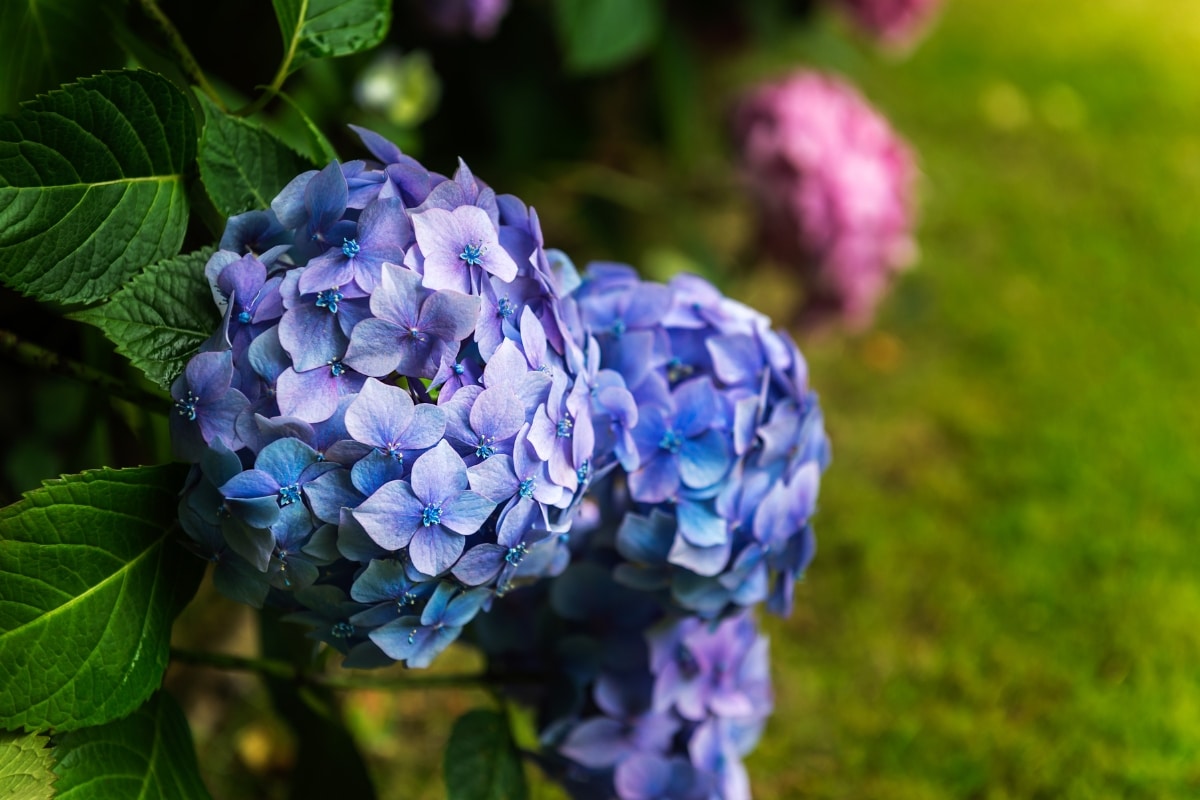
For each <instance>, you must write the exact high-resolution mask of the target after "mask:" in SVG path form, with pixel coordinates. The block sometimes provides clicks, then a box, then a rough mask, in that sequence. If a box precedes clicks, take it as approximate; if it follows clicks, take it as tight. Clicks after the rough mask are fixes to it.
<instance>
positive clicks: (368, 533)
mask: <svg viewBox="0 0 1200 800" xmlns="http://www.w3.org/2000/svg"><path fill="white" fill-rule="evenodd" d="M360 135H361V137H362V138H363V141H364V143H365V144H366V145H367V147H368V149H369V150H370V151H371V153H372V155H374V156H375V158H376V159H377V161H373V162H365V161H353V162H348V163H346V164H339V163H337V162H334V163H332V164H330V165H329V166H327V167H326V168H325V169H323V170H321V171H319V172H317V171H313V172H308V173H305V174H303V175H300V176H298V177H297V178H296V179H295V180H293V181H292V182H291V183H290V184H289V185H288V186H287V187H286V188H285V189H284V190H283V191H282V192H281V193H280V194H279V196H278V197H276V198H275V200H274V202H273V203H272V204H271V208H270V209H269V210H261V211H252V212H250V213H247V214H244V215H241V216H238V217H235V218H233V219H231V220H230V223H229V225H228V228H227V230H226V233H225V236H224V238H223V239H222V241H221V245H220V250H218V251H217V252H216V254H215V255H213V256H212V258H211V259H210V261H209V262H208V265H207V268H206V272H207V275H208V277H209V279H210V282H211V284H212V286H213V290H214V297H215V299H216V300H217V302H218V304H219V305H220V306H221V307H222V309H223V310H224V321H223V324H222V327H221V330H219V331H218V332H217V333H216V334H215V335H214V336H213V337H212V339H211V340H210V341H209V342H208V343H207V344H206V346H205V347H204V348H203V352H201V353H199V354H198V355H196V356H195V357H194V358H193V359H192V360H191V362H190V363H189V364H188V365H187V368H186V370H185V372H184V373H183V374H182V375H181V376H180V377H179V378H178V380H176V382H175V383H174V385H173V386H172V396H173V398H174V400H175V409H174V411H175V413H173V414H172V415H171V427H172V432H173V441H174V444H175V448H176V452H177V454H178V455H179V456H180V457H181V458H183V459H185V460H188V461H191V462H193V463H195V464H196V467H195V469H194V470H193V477H192V480H191V482H190V484H189V488H188V491H187V492H186V495H185V497H184V499H183V502H182V507H181V515H182V519H183V522H184V525H185V528H186V530H187V531H188V532H189V533H190V534H191V535H192V537H193V538H194V539H195V540H196V541H197V542H198V543H199V544H200V546H201V547H202V548H203V549H204V550H205V552H206V554H207V555H208V556H209V557H211V558H212V559H213V560H215V561H216V562H217V565H218V566H217V581H218V583H219V585H220V586H221V588H222V589H224V590H226V591H228V592H229V593H230V594H232V595H233V596H235V597H237V598H239V599H242V600H245V601H247V602H250V603H253V604H256V605H261V604H262V602H263V601H264V599H265V598H266V595H267V593H268V592H269V591H270V590H271V588H272V587H273V588H274V589H276V590H278V591H279V592H286V593H291V594H292V595H293V597H294V600H295V601H296V602H298V603H299V604H300V605H301V606H304V607H305V608H307V609H308V610H309V612H310V613H317V614H319V615H320V614H323V615H324V616H323V617H321V619H325V620H327V624H325V623H323V627H324V628H325V630H324V631H323V632H322V633H321V635H322V638H325V639H327V640H329V641H330V642H331V643H333V644H335V645H336V646H338V647H339V648H340V649H342V650H343V651H347V652H348V651H350V650H351V649H352V648H358V651H357V654H356V656H355V660H356V662H359V663H375V662H379V661H386V660H396V661H404V662H406V663H407V664H408V665H409V666H424V665H426V664H428V663H429V662H430V661H431V660H432V659H433V658H434V657H435V656H436V655H437V653H438V652H440V651H441V650H442V649H444V648H445V647H446V646H447V645H448V644H449V643H450V642H451V641H452V640H453V639H454V638H455V637H456V636H457V634H458V632H459V631H460V630H461V629H462V627H463V625H465V624H466V623H467V622H469V621H470V620H471V619H472V618H473V617H474V615H475V614H476V613H477V612H478V611H479V610H480V609H481V608H484V607H486V606H488V605H489V604H490V601H491V598H492V597H493V595H495V594H497V593H502V592H504V591H506V590H507V589H508V588H510V587H511V586H513V585H516V584H518V583H520V582H521V581H526V580H533V579H535V578H537V577H538V576H542V575H548V574H554V573H556V572H559V571H561V570H562V569H563V568H564V567H565V565H566V562H567V551H566V549H565V546H564V542H563V541H561V540H560V537H559V535H558V534H560V533H562V532H564V531H566V529H567V528H568V526H569V521H570V517H571V509H572V508H573V506H574V505H576V504H577V503H578V501H579V499H580V498H581V497H582V495H583V491H584V489H585V487H586V486H587V485H588V483H589V481H590V479H591V477H592V473H593V470H596V469H603V468H604V467H605V456H604V455H603V454H602V453H601V454H597V451H596V447H595V442H596V434H595V431H596V428H597V426H599V427H601V428H602V429H603V435H605V436H611V435H623V434H624V433H625V432H624V431H623V430H622V424H623V421H624V420H626V419H628V420H629V422H630V424H632V422H635V421H636V419H635V418H634V417H629V416H628V415H629V414H636V409H634V408H633V401H632V397H631V396H630V395H629V393H628V392H627V391H626V390H625V389H624V388H623V385H622V381H621V379H620V377H619V376H617V375H616V374H615V373H612V372H608V371H604V370H600V369H599V365H598V363H597V360H598V358H599V350H598V349H597V347H596V346H595V343H594V342H591V343H590V342H589V341H588V340H587V339H586V338H585V337H584V336H583V335H582V327H581V326H580V324H579V319H578V311H577V308H576V306H575V302H574V300H573V299H572V298H571V297H570V295H569V292H570V290H571V289H573V288H574V286H575V284H577V283H578V280H579V279H578V276H577V275H576V274H575V273H574V268H573V267H572V266H571V265H570V263H569V262H568V261H567V260H566V259H565V257H562V256H560V255H558V254H555V253H554V252H552V251H550V252H548V251H547V250H546V249H545V248H544V247H543V245H542V235H541V230H540V227H539V225H538V219H537V215H536V213H535V212H533V211H532V210H530V209H528V208H526V207H525V206H524V205H523V204H522V203H521V202H520V201H519V200H518V199H517V198H515V197H512V196H509V195H500V196H497V195H496V193H495V192H494V191H493V190H492V189H490V188H488V187H487V186H485V185H484V184H482V183H481V182H479V181H478V180H476V179H475V177H474V176H473V175H472V174H471V172H470V170H469V169H468V168H467V166H466V165H465V164H460V166H459V168H458V171H457V172H456V173H455V175H454V176H453V178H446V177H444V176H441V175H437V174H434V173H430V172H429V171H427V170H426V169H425V168H424V167H422V166H421V165H420V164H418V163H417V162H416V161H414V160H413V159H411V158H409V157H407V156H405V155H403V154H401V153H400V151H399V150H398V149H397V148H396V147H395V146H394V145H392V144H391V143H389V142H387V141H385V140H383V139H381V138H380V137H378V136H377V135H375V134H372V133H370V132H367V131H360ZM609 406H612V407H613V409H615V413H616V416H615V417H613V415H612V412H610V411H609ZM623 415H624V416H623ZM610 459H611V457H610ZM331 592H340V595H333V594H331ZM346 603H348V604H349V605H345V604H346ZM309 619H311V618H309ZM381 656H386V659H384V658H381Z"/></svg>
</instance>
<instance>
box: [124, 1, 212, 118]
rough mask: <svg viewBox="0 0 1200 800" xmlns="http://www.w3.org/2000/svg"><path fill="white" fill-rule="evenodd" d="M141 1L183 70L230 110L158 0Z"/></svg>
mask: <svg viewBox="0 0 1200 800" xmlns="http://www.w3.org/2000/svg"><path fill="white" fill-rule="evenodd" d="M140 2H141V5H142V10H143V11H145V12H146V16H148V17H150V18H151V19H152V20H154V21H155V22H156V23H157V24H158V27H159V28H160V29H161V30H162V32H163V35H164V36H165V37H166V39H167V44H169V45H170V46H171V50H173V51H174V53H175V57H176V58H178V59H179V66H181V67H182V68H183V71H184V72H186V73H187V74H188V76H189V77H191V79H192V80H194V81H195V82H196V85H197V86H199V87H200V90H201V91H203V92H204V93H205V94H206V95H208V97H209V99H211V100H212V101H213V102H214V103H216V104H217V108H219V109H221V110H222V111H228V110H229V109H227V108H226V107H225V101H224V100H222V99H221V96H220V95H219V94H217V90H216V89H214V88H213V85H212V84H211V83H209V81H208V77H207V76H206V75H205V74H204V70H202V69H200V64H199V62H197V61H196V57H195V56H193V55H192V51H191V50H189V49H188V46H187V43H186V42H184V41H183V36H182V35H180V33H179V29H178V28H176V27H175V24H174V23H173V22H171V20H170V18H169V17H168V16H167V15H166V14H164V13H163V10H162V9H161V8H159V7H158V3H157V2H156V0H140Z"/></svg>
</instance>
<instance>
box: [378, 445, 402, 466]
mask: <svg viewBox="0 0 1200 800" xmlns="http://www.w3.org/2000/svg"><path fill="white" fill-rule="evenodd" d="M379 452H381V453H383V454H384V455H385V456H387V457H388V458H390V459H392V460H393V461H399V462H400V464H401V465H403V464H404V451H403V450H401V449H400V447H399V446H397V445H396V444H394V443H389V444H388V446H387V447H385V448H383V449H381V450H380V451H379Z"/></svg>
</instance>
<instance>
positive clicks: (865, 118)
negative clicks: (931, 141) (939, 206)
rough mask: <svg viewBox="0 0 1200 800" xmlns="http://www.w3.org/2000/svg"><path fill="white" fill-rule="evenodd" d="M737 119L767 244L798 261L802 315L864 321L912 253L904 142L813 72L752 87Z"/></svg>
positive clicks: (850, 94) (844, 88) (854, 323)
mask: <svg viewBox="0 0 1200 800" xmlns="http://www.w3.org/2000/svg"><path fill="white" fill-rule="evenodd" d="M734 126H735V133H736V136H737V139H738V144H739V148H740V151H741V159H742V164H743V167H744V170H745V173H746V178H747V180H748V182H749V184H750V188H751V191H752V192H753V194H754V197H755V200H756V202H757V204H758V206H759V208H760V211H761V214H762V232H763V244H764V248H765V249H766V250H767V252H768V253H769V254H770V255H771V256H772V257H774V258H775V259H777V260H779V261H782V262H784V263H787V264H795V265H797V266H798V267H799V268H800V269H801V272H802V276H803V278H804V281H805V285H804V288H805V293H806V298H807V307H806V308H805V310H804V312H802V313H804V314H805V316H806V320H805V321H806V322H809V323H812V322H815V321H817V318H820V317H827V316H829V315H831V314H832V315H836V316H840V317H841V318H842V319H843V320H844V321H845V323H846V324H847V325H849V326H850V327H853V328H861V327H864V326H866V325H867V324H869V323H870V321H871V319H872V317H873V316H874V312H875V306H876V304H877V303H878V302H879V299H880V297H881V296H882V295H883V293H884V291H885V290H886V288H887V286H888V283H889V279H890V277H891V275H892V273H894V272H896V271H898V270H900V269H902V268H904V267H906V266H908V265H909V264H910V263H911V262H912V261H913V259H914V257H915V253H916V247H915V245H914V243H913V240H912V236H911V228H912V215H913V208H912V206H913V183H914V177H915V172H916V170H915V167H914V164H913V157H912V154H911V152H910V150H909V148H908V146H907V144H905V142H904V141H903V140H902V139H900V137H899V136H897V135H896V133H895V132H894V131H893V130H892V128H891V126H890V125H889V124H888V122H887V120H886V119H884V117H883V116H882V115H881V114H880V113H879V112H878V111H876V110H875V109H873V108H872V107H871V106H870V105H869V104H868V103H867V101H866V100H865V99H864V98H863V97H862V95H860V94H859V93H858V91H857V90H855V89H854V88H853V87H852V86H850V85H849V84H848V83H846V82H845V81H843V80H841V79H838V78H835V77H832V76H829V75H824V74H821V73H817V72H811V71H800V72H795V73H793V74H791V75H789V76H787V77H785V78H783V79H781V80H779V81H776V82H772V83H767V84H763V85H760V86H758V87H756V88H754V89H752V90H751V91H750V92H749V93H748V94H747V95H746V96H745V97H744V98H743V99H742V101H741V103H740V104H739V106H738V108H737V111H736V114H735V120H734Z"/></svg>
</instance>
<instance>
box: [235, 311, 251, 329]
mask: <svg viewBox="0 0 1200 800" xmlns="http://www.w3.org/2000/svg"><path fill="white" fill-rule="evenodd" d="M252 319H254V315H253V314H251V313H250V312H249V311H247V310H246V309H242V311H241V312H240V313H238V322H240V323H242V324H243V325H249V324H250V320H252Z"/></svg>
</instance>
